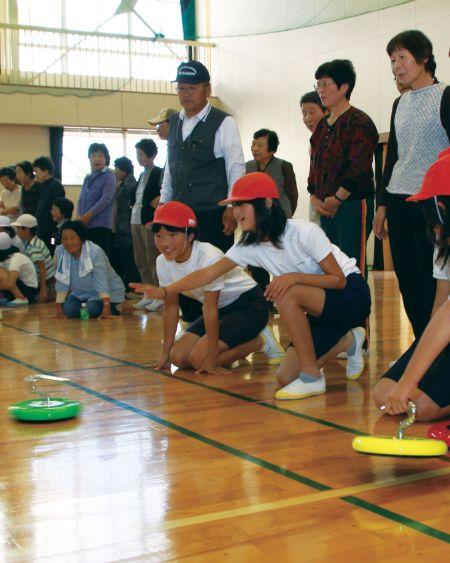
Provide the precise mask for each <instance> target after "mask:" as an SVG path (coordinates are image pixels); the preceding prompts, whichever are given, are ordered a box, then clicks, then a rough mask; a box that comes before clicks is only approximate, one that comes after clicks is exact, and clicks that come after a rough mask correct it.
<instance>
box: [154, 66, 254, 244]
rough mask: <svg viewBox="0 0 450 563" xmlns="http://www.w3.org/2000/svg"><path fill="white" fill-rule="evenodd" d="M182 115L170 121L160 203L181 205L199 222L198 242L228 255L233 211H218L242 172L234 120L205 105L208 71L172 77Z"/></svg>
mask: <svg viewBox="0 0 450 563" xmlns="http://www.w3.org/2000/svg"><path fill="white" fill-rule="evenodd" d="M176 82H177V83H178V85H177V91H178V98H179V100H180V104H181V107H182V108H183V109H182V110H181V111H180V113H178V114H176V115H173V116H172V117H171V118H170V124H169V140H168V154H167V163H166V167H165V170H164V180H163V184H162V189H161V202H162V203H165V202H167V201H171V200H177V201H181V202H182V203H185V204H186V205H188V206H189V207H191V208H192V209H193V210H194V212H195V214H196V216H197V222H198V237H197V238H198V240H200V241H202V242H209V243H211V244H213V245H214V246H217V247H218V248H220V249H221V250H222V251H224V252H226V251H227V250H228V248H230V247H231V246H232V244H233V241H234V235H233V233H234V230H235V228H236V221H235V220H234V218H233V210H232V209H231V207H226V208H221V207H219V205H218V202H219V201H220V200H221V199H223V198H225V197H226V196H227V195H228V193H229V192H231V187H232V185H233V184H234V182H235V181H236V180H237V179H238V178H240V177H241V176H242V175H243V174H244V172H245V162H244V154H243V152H242V146H241V140H240V137H239V131H238V129H237V126H236V122H235V121H234V119H233V118H232V117H231V116H230V115H228V114H227V113H225V112H223V111H221V110H219V109H217V108H214V107H212V106H211V105H210V104H209V102H208V97H209V96H210V95H211V84H210V76H209V72H208V69H207V68H206V67H205V66H204V65H202V63H200V62H198V61H188V62H185V63H181V64H180V66H179V67H178V70H177V77H176Z"/></svg>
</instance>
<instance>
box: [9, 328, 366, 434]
mask: <svg viewBox="0 0 450 563" xmlns="http://www.w3.org/2000/svg"><path fill="white" fill-rule="evenodd" d="M3 326H6V327H8V328H11V329H13V330H17V331H19V332H24V333H25V334H31V335H33V336H36V337H37V338H42V339H43V340H48V341H50V342H54V343H56V344H61V345H63V346H67V347H69V348H74V349H75V350H79V351H81V352H86V353H87V354H93V355H94V356H99V357H100V358H105V359H107V360H111V361H115V362H122V364H123V365H124V366H129V367H135V368H138V369H140V370H143V371H147V372H149V373H153V374H156V375H160V376H162V377H166V378H170V379H175V380H177V381H181V382H182V383H187V384H188V385H194V386H196V387H201V388H203V389H208V390H210V391H214V392H216V393H220V394H222V395H227V396H228V397H232V398H234V399H239V400H240V401H245V402H248V403H255V404H258V405H260V406H261V407H264V408H268V409H271V410H275V411H279V412H282V413H285V414H288V415H290V416H295V417H297V418H301V419H303V420H308V421H309V422H315V423H317V424H321V425H322V426H327V427H328V428H333V429H334V430H341V431H342V432H347V433H348V434H353V435H357V436H368V433H367V432H364V431H362V430H356V429H355V428H350V427H349V426H343V425H342V424H337V423H335V422H330V421H328V420H325V419H323V418H318V417H316V416H312V415H308V414H304V413H300V412H297V411H294V410H292V409H288V408H286V407H279V406H277V405H275V404H273V403H269V402H267V401H260V400H259V399H255V398H253V397H249V396H247V395H241V394H239V393H234V392H233V391H228V390H226V389H221V388H220V387H214V386H213V385H208V384H206V383H201V382H200V381H193V380H191V379H186V378H185V377H180V376H177V375H172V374H169V373H166V372H164V371H160V370H156V369H154V368H151V367H149V366H145V365H143V364H141V363H138V362H130V361H127V360H123V359H121V358H116V357H114V356H110V355H108V354H104V353H103V352H97V351H96V350H90V349H89V348H83V347H82V346H78V345H77V344H71V343H70V342H65V341H64V340H59V339H57V338H53V337H51V336H46V335H45V334H36V333H33V332H32V331H29V330H27V329H25V328H19V327H16V326H14V325H11V324H8V323H3Z"/></svg>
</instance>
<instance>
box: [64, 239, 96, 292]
mask: <svg viewBox="0 0 450 563" xmlns="http://www.w3.org/2000/svg"><path fill="white" fill-rule="evenodd" d="M91 244H92V243H91V242H90V241H88V240H87V241H85V242H84V243H83V247H82V249H81V255H80V259H79V264H78V275H79V276H80V278H83V277H84V276H87V275H88V274H90V273H91V272H92V270H93V269H94V266H93V264H92V260H91ZM60 248H61V254H60V255H59V256H58V264H57V268H56V274H55V278H56V279H57V280H58V281H60V282H61V283H63V284H65V285H70V259H71V257H72V255H71V254H70V252H67V250H65V249H64V247H63V246H62V245H61V247H60Z"/></svg>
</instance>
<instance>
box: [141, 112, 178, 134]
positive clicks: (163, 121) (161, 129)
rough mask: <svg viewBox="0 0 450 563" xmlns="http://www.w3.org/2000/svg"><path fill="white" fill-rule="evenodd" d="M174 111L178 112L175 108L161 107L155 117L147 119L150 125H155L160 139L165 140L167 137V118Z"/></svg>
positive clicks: (173, 113)
mask: <svg viewBox="0 0 450 563" xmlns="http://www.w3.org/2000/svg"><path fill="white" fill-rule="evenodd" d="M176 113H178V112H177V110H176V109H172V108H163V109H162V110H161V111H160V112H159V113H158V115H157V116H156V117H151V118H150V119H149V120H148V122H149V123H150V125H153V126H154V127H155V129H156V132H157V133H158V137H159V138H160V139H161V141H167V139H168V138H169V121H170V119H169V118H170V117H171V116H172V115H175V114H176Z"/></svg>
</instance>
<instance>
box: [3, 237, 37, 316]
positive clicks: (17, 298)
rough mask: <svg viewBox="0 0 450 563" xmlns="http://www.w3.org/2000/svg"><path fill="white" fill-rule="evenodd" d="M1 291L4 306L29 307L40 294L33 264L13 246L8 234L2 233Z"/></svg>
mask: <svg viewBox="0 0 450 563" xmlns="http://www.w3.org/2000/svg"><path fill="white" fill-rule="evenodd" d="M0 291H1V292H2V293H3V298H2V305H6V306H9V307H17V306H20V305H28V302H29V301H33V300H34V299H35V297H36V295H37V293H38V279H37V275H36V270H35V268H34V265H33V262H32V261H31V260H30V259H29V258H28V256H25V255H24V254H22V253H21V252H20V251H19V250H18V248H16V247H15V246H13V244H12V240H11V238H10V236H9V235H8V234H7V233H0Z"/></svg>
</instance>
